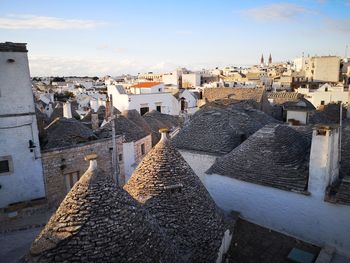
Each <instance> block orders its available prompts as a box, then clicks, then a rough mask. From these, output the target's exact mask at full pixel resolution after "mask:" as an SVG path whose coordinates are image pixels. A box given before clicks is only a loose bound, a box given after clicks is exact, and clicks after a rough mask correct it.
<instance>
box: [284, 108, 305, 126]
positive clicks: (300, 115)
mask: <svg viewBox="0 0 350 263" xmlns="http://www.w3.org/2000/svg"><path fill="white" fill-rule="evenodd" d="M290 119H293V120H297V121H300V123H301V124H306V122H307V112H306V111H292V110H288V111H287V121H288V120H290Z"/></svg>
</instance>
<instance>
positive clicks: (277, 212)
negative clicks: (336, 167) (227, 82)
mask: <svg viewBox="0 0 350 263" xmlns="http://www.w3.org/2000/svg"><path fill="white" fill-rule="evenodd" d="M180 153H181V155H182V156H183V157H184V159H185V160H186V161H187V162H188V163H189V165H190V166H191V167H192V169H193V170H194V171H195V173H196V174H197V175H198V176H199V178H200V179H201V180H202V182H203V183H204V185H205V187H206V188H207V190H208V191H209V193H210V194H211V196H212V197H213V199H214V200H215V202H216V203H217V205H219V206H220V207H221V208H222V209H224V210H226V211H230V210H235V211H238V212H240V213H241V216H242V217H243V218H246V219H247V220H249V221H252V222H254V223H256V224H259V225H262V226H265V227H268V228H271V229H274V230H276V231H279V232H282V233H286V234H288V235H291V236H295V237H297V238H299V239H302V240H305V241H308V242H311V243H314V244H317V245H320V246H323V245H326V244H327V245H330V246H333V247H335V248H336V249H337V252H338V253H339V254H343V255H345V256H348V257H349V256H350V206H344V205H336V204H331V203H328V202H325V201H324V200H323V196H322V197H321V196H319V195H317V194H316V195H313V194H311V195H310V196H305V195H302V194H297V193H293V192H289V191H283V190H279V189H276V188H272V187H265V186H260V185H257V184H252V183H248V182H244V181H240V180H236V179H233V178H230V177H227V176H221V175H217V174H213V175H208V174H205V171H206V170H207V169H208V168H209V167H210V166H211V165H212V164H213V163H214V161H215V156H210V155H207V154H201V153H195V152H189V151H184V150H180Z"/></svg>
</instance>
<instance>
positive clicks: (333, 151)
mask: <svg viewBox="0 0 350 263" xmlns="http://www.w3.org/2000/svg"><path fill="white" fill-rule="evenodd" d="M338 175H339V125H317V126H315V128H314V130H313V134H312V143H311V151H310V165H309V185H308V190H309V192H310V193H311V195H314V196H317V197H320V198H321V199H324V197H325V193H326V189H327V187H328V186H329V185H331V184H332V183H333V182H334V181H335V180H336V179H337V178H338Z"/></svg>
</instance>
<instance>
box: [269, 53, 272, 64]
mask: <svg viewBox="0 0 350 263" xmlns="http://www.w3.org/2000/svg"><path fill="white" fill-rule="evenodd" d="M271 64H272V57H271V53H270V56H269V65H271Z"/></svg>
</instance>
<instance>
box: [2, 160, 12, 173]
mask: <svg viewBox="0 0 350 263" xmlns="http://www.w3.org/2000/svg"><path fill="white" fill-rule="evenodd" d="M8 172H10V165H9V161H8V160H4V161H0V173H8Z"/></svg>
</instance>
